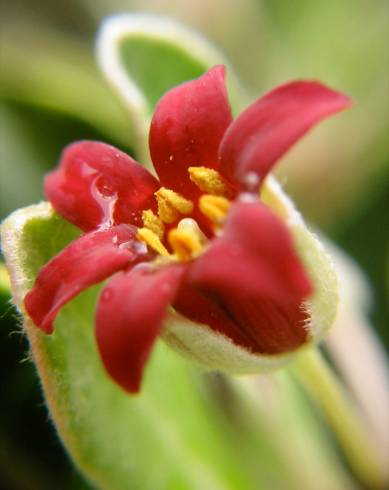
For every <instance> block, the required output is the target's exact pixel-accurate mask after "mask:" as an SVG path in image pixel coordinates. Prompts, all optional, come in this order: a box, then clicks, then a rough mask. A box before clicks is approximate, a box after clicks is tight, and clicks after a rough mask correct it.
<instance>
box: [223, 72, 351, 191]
mask: <svg viewBox="0 0 389 490" xmlns="http://www.w3.org/2000/svg"><path fill="white" fill-rule="evenodd" d="M350 103H351V102H350V99H349V98H348V97H346V96H345V95H343V94H341V93H339V92H335V91H334V90H331V89H329V88H327V87H325V86H324V85H322V84H320V83H318V82H307V81H305V82H304V81H297V82H291V83H287V84H285V85H281V86H280V87H278V88H276V89H275V90H273V91H271V92H269V93H268V94H267V95H265V96H264V97H262V98H260V99H259V100H257V101H256V102H254V103H253V104H252V105H251V106H250V107H249V108H248V109H246V110H245V111H244V112H243V113H242V114H241V115H240V116H239V117H238V118H237V119H236V120H235V121H234V122H233V123H232V124H231V126H230V127H229V128H228V130H227V131H226V133H225V136H224V138H223V141H222V142H221V146H220V158H221V167H220V170H221V172H222V174H223V175H224V176H225V177H226V178H228V179H229V180H231V181H232V182H237V183H240V185H243V187H245V186H246V187H247V186H250V185H252V184H254V186H255V185H256V184H255V176H257V177H258V187H259V182H260V181H261V180H263V179H264V177H265V176H266V175H267V173H268V172H269V171H270V170H271V168H272V167H273V165H274V164H275V163H276V162H277V160H278V159H279V158H280V157H281V156H282V155H283V154H284V153H286V151H287V150H288V149H289V148H290V147H291V146H292V145H293V144H294V143H295V142H296V141H298V140H299V139H300V138H301V137H302V136H303V135H304V134H305V133H306V132H307V131H308V130H309V129H310V128H311V127H312V126H313V125H314V124H316V123H318V122H319V121H321V120H322V119H324V118H326V117H328V116H330V115H332V114H334V113H336V112H338V111H340V110H342V109H345V108H346V107H348V106H349V105H350ZM250 172H252V173H253V174H254V175H253V176H250V177H249V178H248V177H247V175H248V174H249V173H250ZM253 180H254V182H253ZM253 190H256V189H253Z"/></svg>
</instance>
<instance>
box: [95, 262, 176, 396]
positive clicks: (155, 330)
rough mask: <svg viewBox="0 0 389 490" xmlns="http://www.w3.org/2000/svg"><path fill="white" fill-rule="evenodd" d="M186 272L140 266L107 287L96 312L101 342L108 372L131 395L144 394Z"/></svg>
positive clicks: (101, 351)
mask: <svg viewBox="0 0 389 490" xmlns="http://www.w3.org/2000/svg"><path fill="white" fill-rule="evenodd" d="M184 271H185V267H184V266H182V265H180V264H173V265H170V266H166V267H164V268H162V269H158V270H157V269H155V268H153V267H151V266H143V265H142V266H139V267H136V268H135V269H133V270H131V271H130V272H126V273H119V274H117V275H116V276H115V277H113V278H112V279H111V280H110V281H109V283H108V284H107V286H106V287H105V288H104V290H103V292H102V294H101V296H100V300H99V304H98V307H97V313H96V338H97V343H98V346H99V350H100V354H101V357H102V360H103V362H104V365H105V367H106V369H107V371H108V373H109V374H110V375H111V376H112V378H113V379H114V380H115V381H116V382H117V383H118V384H119V385H121V386H122V387H123V388H124V389H125V390H127V391H129V392H130V393H136V392H137V391H139V387H140V384H141V380H142V375H143V369H144V365H145V363H146V361H147V359H148V357H149V355H150V351H151V349H152V347H153V345H154V342H155V340H156V338H157V337H158V335H159V333H160V331H161V329H162V326H163V319H164V317H165V314H166V309H167V307H168V305H169V304H170V303H171V302H172V301H173V299H174V297H175V295H176V292H177V289H178V287H179V284H180V281H181V277H182V274H183V273H184Z"/></svg>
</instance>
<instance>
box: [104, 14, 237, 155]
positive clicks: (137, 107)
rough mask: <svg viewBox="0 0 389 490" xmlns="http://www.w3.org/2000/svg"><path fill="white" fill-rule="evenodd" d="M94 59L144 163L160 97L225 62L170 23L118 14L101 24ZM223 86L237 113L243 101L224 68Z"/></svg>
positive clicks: (204, 43)
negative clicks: (127, 116) (121, 108)
mask: <svg viewBox="0 0 389 490" xmlns="http://www.w3.org/2000/svg"><path fill="white" fill-rule="evenodd" d="M97 57H98V61H99V64H100V67H101V69H102V71H103V73H104V75H105V77H106V78H107V80H108V81H109V83H110V84H111V85H112V87H113V89H114V90H115V91H116V92H117V93H118V95H119V97H120V98H121V100H122V101H123V103H124V104H125V106H126V107H127V109H128V111H129V113H130V116H131V119H132V122H133V124H134V127H135V130H136V133H137V136H138V142H137V143H138V152H139V153H140V155H141V156H142V158H143V161H147V160H148V145H147V136H148V130H149V124H150V120H151V116H152V114H153V112H154V108H155V105H156V103H157V102H158V100H159V99H160V97H162V95H163V94H164V93H165V92H166V91H167V90H169V89H171V88H172V87H174V86H176V85H178V84H180V83H182V82H185V81H187V80H191V79H193V78H197V77H199V76H200V75H202V74H203V73H204V72H205V71H206V70H208V69H209V68H210V67H211V66H213V65H216V64H223V65H227V67H228V63H227V61H226V59H225V57H224V56H223V55H222V54H221V53H220V52H219V51H218V50H216V49H215V48H214V47H213V46H212V45H211V44H209V43H208V42H207V41H206V40H205V39H204V38H202V37H201V36H200V35H198V34H197V33H195V32H193V31H191V30H190V29H188V28H186V27H184V26H181V25H180V24H179V23H177V22H175V21H173V20H172V19H168V18H164V17H161V16H155V15H149V14H120V15H116V16H113V17H109V18H108V19H107V20H105V21H104V22H103V24H102V27H101V29H100V33H99V35H98V39H97ZM227 83H228V89H229V95H230V100H231V103H232V106H233V108H234V107H235V108H236V107H238V106H239V104H242V103H244V100H243V97H242V91H241V89H240V88H239V83H238V81H237V79H236V77H235V75H234V73H233V71H232V69H231V68H229V67H228V77H227ZM238 101H239V102H238Z"/></svg>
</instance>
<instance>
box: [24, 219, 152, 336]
mask: <svg viewBox="0 0 389 490" xmlns="http://www.w3.org/2000/svg"><path fill="white" fill-rule="evenodd" d="M135 235H136V228H135V227H133V226H127V225H119V226H116V227H113V228H110V229H109V230H104V231H97V232H90V233H88V234H87V235H84V236H82V237H80V238H78V239H77V240H75V241H74V242H72V243H71V244H70V245H68V246H67V247H66V248H65V249H64V250H63V251H62V252H60V253H59V254H58V255H57V256H56V257H54V258H53V259H52V260H51V261H50V262H49V263H48V264H46V265H45V266H44V267H43V268H42V269H41V271H40V272H39V275H38V277H37V279H36V282H35V285H34V287H33V289H32V290H31V291H30V292H29V293H28V294H27V295H26V297H25V299H24V305H25V307H26V310H27V312H28V314H29V315H30V317H31V318H32V320H33V321H34V323H35V324H36V325H37V326H39V327H40V328H41V329H42V330H44V331H45V332H47V333H51V332H52V331H53V321H54V319H55V317H56V315H57V313H58V310H59V309H60V308H61V307H62V306H63V305H64V304H65V303H67V302H68V301H70V300H71V299H72V298H74V296H76V295H77V294H78V293H80V292H81V291H83V290H84V289H86V288H88V287H89V286H91V285H92V284H96V283H98V282H100V281H102V280H103V279H105V278H106V277H108V276H110V275H111V274H113V273H114V272H116V271H118V270H120V269H123V268H124V267H126V266H127V265H128V264H129V263H130V262H136V261H137V260H139V257H140V258H142V259H147V255H146V254H144V255H143V254H142V253H139V252H142V250H139V246H138V248H137V245H138V242H136V241H135V240H134V238H135Z"/></svg>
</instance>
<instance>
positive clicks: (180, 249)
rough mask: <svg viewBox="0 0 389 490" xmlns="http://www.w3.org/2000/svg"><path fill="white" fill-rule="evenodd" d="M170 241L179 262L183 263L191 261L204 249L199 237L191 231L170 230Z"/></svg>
mask: <svg viewBox="0 0 389 490" xmlns="http://www.w3.org/2000/svg"><path fill="white" fill-rule="evenodd" d="M168 239H169V243H170V245H171V247H172V249H173V250H174V253H175V255H176V256H177V258H178V260H181V261H182V262H187V261H188V260H191V259H192V258H193V256H194V255H196V254H198V253H199V252H200V251H201V249H202V245H201V242H200V238H199V236H198V235H197V234H196V233H195V232H193V231H190V230H184V229H178V228H174V229H173V230H170V232H169V236H168Z"/></svg>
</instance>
